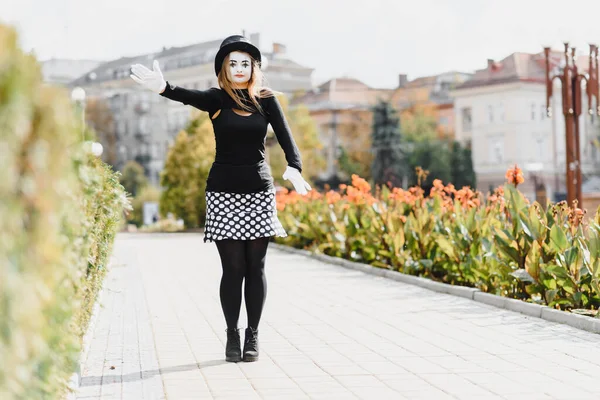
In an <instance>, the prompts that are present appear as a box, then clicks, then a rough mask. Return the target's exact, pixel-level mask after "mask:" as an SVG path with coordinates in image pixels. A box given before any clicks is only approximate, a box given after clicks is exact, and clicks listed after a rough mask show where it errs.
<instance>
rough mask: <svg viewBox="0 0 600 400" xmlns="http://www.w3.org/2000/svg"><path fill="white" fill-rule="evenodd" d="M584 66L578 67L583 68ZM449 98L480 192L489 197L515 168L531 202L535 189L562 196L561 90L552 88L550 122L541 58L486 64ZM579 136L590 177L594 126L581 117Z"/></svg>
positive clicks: (511, 58) (510, 58) (526, 56)
mask: <svg viewBox="0 0 600 400" xmlns="http://www.w3.org/2000/svg"><path fill="white" fill-rule="evenodd" d="M562 55H563V54H562V53H557V54H553V56H552V67H555V66H557V65H559V63H560V57H561V56H562ZM583 61H585V60H583V59H582V60H580V63H579V65H581V66H583V65H585V63H584V62H583ZM452 96H453V98H454V114H455V132H456V138H457V139H458V140H460V141H462V142H463V143H467V144H470V146H471V148H472V154H473V166H474V169H475V172H476V174H477V188H478V189H479V190H481V191H483V192H488V191H489V190H490V189H492V188H495V187H497V186H500V185H502V184H503V183H504V182H505V178H504V176H505V172H506V170H507V169H508V168H509V167H511V166H514V165H515V164H517V165H518V166H519V167H520V168H521V169H523V171H524V174H525V179H526V182H525V184H524V185H523V186H522V187H521V190H522V191H523V192H524V194H525V195H527V196H528V197H529V198H531V199H535V198H536V192H538V193H539V191H540V190H542V191H543V192H545V193H547V197H548V198H550V199H561V198H563V197H564V193H565V192H566V189H565V175H566V166H565V159H566V156H565V147H566V146H565V120H564V117H563V114H562V99H561V87H560V85H559V84H558V85H557V86H556V87H555V89H554V96H553V98H552V100H551V106H550V108H551V110H552V117H548V116H547V112H546V86H545V58H544V54H543V53H540V54H528V53H514V54H511V55H510V56H508V57H506V58H505V59H503V60H501V61H494V60H488V65H487V67H486V68H484V69H481V70H478V71H477V72H476V73H475V75H474V77H473V78H472V79H471V80H469V81H467V82H465V83H464V84H462V85H460V86H458V87H457V88H456V89H455V90H454V91H453V92H452ZM583 109H584V110H586V109H587V106H586V105H584V108H583ZM580 132H581V140H580V143H581V157H582V173H583V175H584V177H585V176H589V175H590V174H592V173H593V171H594V169H595V166H594V165H595V163H596V162H597V161H598V156H599V154H598V151H597V149H596V148H595V146H593V145H591V143H592V141H593V139H594V138H595V137H597V133H598V130H597V126H595V125H594V124H592V123H591V122H590V118H589V116H588V115H587V113H585V112H584V113H583V115H582V116H581V119H580ZM584 181H585V178H584ZM535 182H537V183H538V187H537V188H536V187H535V184H534V183H535Z"/></svg>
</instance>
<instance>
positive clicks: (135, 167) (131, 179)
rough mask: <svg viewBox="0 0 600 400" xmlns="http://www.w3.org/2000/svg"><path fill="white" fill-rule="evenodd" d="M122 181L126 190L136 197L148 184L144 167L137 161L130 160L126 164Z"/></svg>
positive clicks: (122, 173)
mask: <svg viewBox="0 0 600 400" xmlns="http://www.w3.org/2000/svg"><path fill="white" fill-rule="evenodd" d="M120 181H121V185H123V187H124V188H125V191H127V193H130V194H131V195H132V196H134V197H135V196H137V195H138V193H139V192H140V190H141V189H142V188H144V187H145V186H146V185H147V184H148V179H147V178H146V176H145V175H144V167H142V166H141V165H140V164H138V163H137V162H135V161H128V162H127V164H125V166H124V167H123V171H122V172H121V177H120Z"/></svg>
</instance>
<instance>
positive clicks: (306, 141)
mask: <svg viewBox="0 0 600 400" xmlns="http://www.w3.org/2000/svg"><path fill="white" fill-rule="evenodd" d="M278 100H279V102H280V104H281V108H282V109H283V112H284V114H285V116H286V119H287V121H288V124H289V126H290V130H291V131H292V134H293V136H294V140H295V141H296V145H297V146H298V149H299V150H300V155H301V157H302V175H303V177H304V179H306V181H307V182H309V183H311V184H312V180H313V179H314V177H315V176H316V175H317V174H318V173H319V172H320V171H321V170H322V169H323V168H324V166H325V159H324V157H323V155H322V154H321V149H322V148H323V145H322V144H321V142H320V141H319V136H318V133H317V125H316V124H315V121H314V120H313V119H312V117H311V116H310V113H309V110H308V108H307V107H306V106H304V105H300V106H297V107H295V108H293V109H289V107H288V100H287V98H285V97H284V96H281V97H279V98H278ZM267 142H268V143H270V145H269V146H268V147H267V155H268V161H269V165H270V166H271V172H272V174H273V178H274V180H275V182H277V183H278V184H280V185H283V183H284V182H283V179H282V178H281V176H282V175H283V172H284V171H285V168H286V166H287V162H286V160H285V154H284V153H283V150H282V149H281V146H279V145H278V144H277V139H276V138H275V135H274V134H273V133H272V132H271V133H269V135H268V136H267Z"/></svg>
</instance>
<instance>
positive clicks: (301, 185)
mask: <svg viewBox="0 0 600 400" xmlns="http://www.w3.org/2000/svg"><path fill="white" fill-rule="evenodd" d="M283 179H286V180H289V181H290V182H292V185H294V189H295V190H296V192H298V194H307V193H308V192H309V191H310V190H312V188H311V187H310V185H309V184H308V182H306V181H305V180H304V178H302V175H301V174H300V171H298V170H297V169H296V168H294V167H290V166H288V167H287V168H286V169H285V172H284V173H283Z"/></svg>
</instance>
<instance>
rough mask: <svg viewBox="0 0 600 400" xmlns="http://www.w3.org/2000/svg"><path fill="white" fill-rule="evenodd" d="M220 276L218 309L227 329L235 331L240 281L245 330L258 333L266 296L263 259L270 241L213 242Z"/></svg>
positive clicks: (260, 239)
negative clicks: (219, 259)
mask: <svg viewBox="0 0 600 400" xmlns="http://www.w3.org/2000/svg"><path fill="white" fill-rule="evenodd" d="M216 244H217V249H218V250H219V255H220V256H221V265H222V267H223V276H222V277H221V288H220V296H221V306H222V307H223V314H225V321H226V323H227V329H236V328H237V324H238V319H239V317H240V308H241V307H242V281H243V280H244V278H246V282H245V284H244V299H245V300H246V312H247V314H248V326H249V327H252V328H254V329H258V323H259V322H260V316H261V314H262V309H263V305H264V303H265V298H266V295H267V279H266V277H265V257H266V255H267V247H268V245H269V238H268V237H266V238H259V239H255V240H219V241H216Z"/></svg>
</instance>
